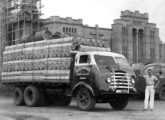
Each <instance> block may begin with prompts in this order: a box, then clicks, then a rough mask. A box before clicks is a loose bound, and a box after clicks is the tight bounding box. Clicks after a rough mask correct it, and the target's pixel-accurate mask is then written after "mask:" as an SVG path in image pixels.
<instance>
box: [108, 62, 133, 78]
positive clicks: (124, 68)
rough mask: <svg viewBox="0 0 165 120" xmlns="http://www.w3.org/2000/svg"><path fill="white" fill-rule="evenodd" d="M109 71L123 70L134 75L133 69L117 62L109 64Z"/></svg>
mask: <svg viewBox="0 0 165 120" xmlns="http://www.w3.org/2000/svg"><path fill="white" fill-rule="evenodd" d="M109 69H110V71H113V70H114V71H123V72H126V73H129V74H130V75H131V76H132V75H134V76H135V73H134V71H133V69H132V68H131V67H130V66H124V65H119V64H114V65H111V66H109Z"/></svg>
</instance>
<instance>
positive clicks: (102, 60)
mask: <svg viewBox="0 0 165 120" xmlns="http://www.w3.org/2000/svg"><path fill="white" fill-rule="evenodd" d="M94 58H95V61H96V64H97V65H114V64H115V60H114V58H113V57H111V56H103V55H94Z"/></svg>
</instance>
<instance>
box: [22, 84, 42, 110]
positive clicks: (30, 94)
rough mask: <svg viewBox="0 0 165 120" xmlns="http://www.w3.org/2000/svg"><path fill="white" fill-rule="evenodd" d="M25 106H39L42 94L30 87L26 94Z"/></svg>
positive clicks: (27, 88)
mask: <svg viewBox="0 0 165 120" xmlns="http://www.w3.org/2000/svg"><path fill="white" fill-rule="evenodd" d="M24 100H25V104H26V105H27V106H29V107H35V106H38V105H39V100H40V94H39V89H38V88H37V87H35V86H28V87H26V89H25V92H24Z"/></svg>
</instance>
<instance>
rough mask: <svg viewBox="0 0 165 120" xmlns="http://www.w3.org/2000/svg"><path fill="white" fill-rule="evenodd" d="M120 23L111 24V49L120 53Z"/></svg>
mask: <svg viewBox="0 0 165 120" xmlns="http://www.w3.org/2000/svg"><path fill="white" fill-rule="evenodd" d="M122 38H123V37H122V25H121V24H113V25H112V44H113V45H112V51H114V52H117V53H120V54H121V53H122V40H123V39H122Z"/></svg>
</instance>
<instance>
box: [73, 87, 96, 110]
mask: <svg viewBox="0 0 165 120" xmlns="http://www.w3.org/2000/svg"><path fill="white" fill-rule="evenodd" d="M76 102H77V105H78V107H79V108H80V109H81V110H87V111H89V110H91V109H92V108H94V106H95V104H96V100H95V98H94V96H93V95H92V94H91V92H90V91H89V90H88V89H86V88H84V87H83V88H80V89H79V90H78V92H77V95H76Z"/></svg>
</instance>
